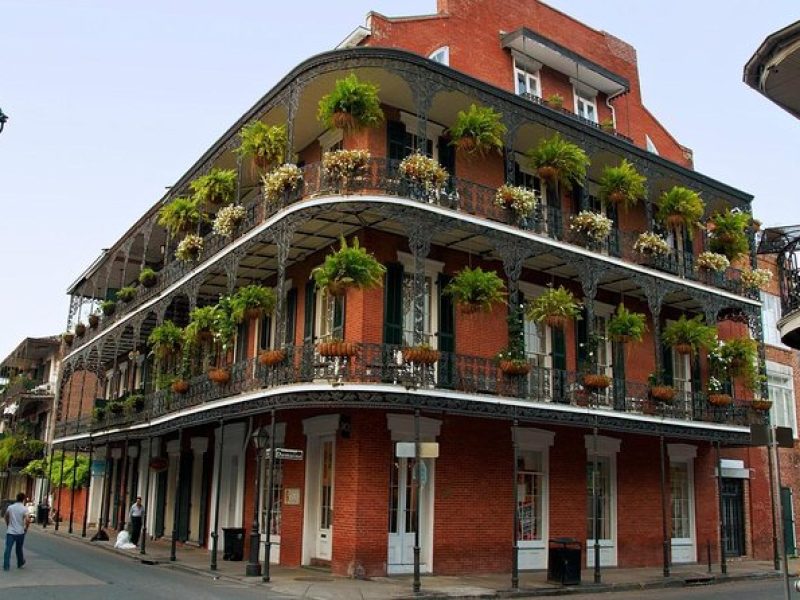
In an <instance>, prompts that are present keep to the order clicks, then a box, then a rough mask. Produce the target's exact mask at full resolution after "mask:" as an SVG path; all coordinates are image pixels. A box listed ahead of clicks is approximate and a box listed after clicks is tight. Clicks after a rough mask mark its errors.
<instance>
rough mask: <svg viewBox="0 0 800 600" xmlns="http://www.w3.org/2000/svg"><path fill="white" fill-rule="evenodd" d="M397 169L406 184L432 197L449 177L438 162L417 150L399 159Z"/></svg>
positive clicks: (439, 190) (436, 194)
mask: <svg viewBox="0 0 800 600" xmlns="http://www.w3.org/2000/svg"><path fill="white" fill-rule="evenodd" d="M397 171H398V173H399V174H400V176H401V177H402V178H403V179H404V180H405V181H406V182H407V183H408V184H410V185H411V186H414V187H417V188H420V189H421V190H422V191H423V192H424V193H425V194H427V195H428V196H431V197H434V198H435V197H436V196H438V194H439V193H440V192H441V190H442V189H443V188H444V186H445V184H446V183H447V180H448V178H449V177H450V175H449V174H448V173H447V170H446V169H445V168H444V167H442V166H441V165H440V164H439V163H438V162H436V161H435V160H433V159H432V158H429V157H427V156H425V155H424V154H421V153H419V152H413V153H412V154H409V155H408V156H406V157H405V158H404V159H403V160H402V161H400V164H399V165H398V167H397Z"/></svg>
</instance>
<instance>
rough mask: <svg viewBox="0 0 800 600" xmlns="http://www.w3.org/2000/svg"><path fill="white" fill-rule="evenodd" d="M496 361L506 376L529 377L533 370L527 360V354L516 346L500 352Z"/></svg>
mask: <svg viewBox="0 0 800 600" xmlns="http://www.w3.org/2000/svg"><path fill="white" fill-rule="evenodd" d="M495 360H496V361H497V366H498V367H499V368H500V371H502V372H503V373H504V374H505V375H511V376H521V375H527V374H528V373H529V372H530V370H531V363H530V362H529V361H528V359H527V358H525V353H524V352H523V350H522V349H521V348H517V347H515V346H509V347H508V348H505V349H503V350H501V351H500V352H498V353H497V355H496V356H495Z"/></svg>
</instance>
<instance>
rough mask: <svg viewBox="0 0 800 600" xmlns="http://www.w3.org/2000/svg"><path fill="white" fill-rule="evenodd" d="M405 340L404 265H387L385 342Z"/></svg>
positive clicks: (384, 318)
mask: <svg viewBox="0 0 800 600" xmlns="http://www.w3.org/2000/svg"><path fill="white" fill-rule="evenodd" d="M402 342H403V265H401V264H399V263H389V264H388V265H386V284H385V286H384V315H383V343H384V344H396V345H399V344H401V343H402Z"/></svg>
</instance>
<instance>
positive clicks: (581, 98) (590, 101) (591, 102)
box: [575, 90, 597, 123]
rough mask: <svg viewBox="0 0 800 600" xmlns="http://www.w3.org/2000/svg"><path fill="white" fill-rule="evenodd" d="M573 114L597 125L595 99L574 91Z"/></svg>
mask: <svg viewBox="0 0 800 600" xmlns="http://www.w3.org/2000/svg"><path fill="white" fill-rule="evenodd" d="M575 114H576V115H578V116H580V117H583V118H584V119H586V120H587V121H591V122H592V123H597V98H596V97H590V96H589V95H588V94H585V93H584V92H580V91H578V90H575Z"/></svg>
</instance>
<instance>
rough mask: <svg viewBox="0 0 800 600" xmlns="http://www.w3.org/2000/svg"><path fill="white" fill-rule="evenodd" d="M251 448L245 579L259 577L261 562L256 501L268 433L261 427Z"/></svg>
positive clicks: (254, 436) (255, 433)
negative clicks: (253, 465)
mask: <svg viewBox="0 0 800 600" xmlns="http://www.w3.org/2000/svg"><path fill="white" fill-rule="evenodd" d="M251 439H252V442H253V448H254V449H255V451H256V481H255V489H254V490H253V526H252V528H251V529H250V555H249V556H248V558H247V567H246V568H245V573H244V574H245V575H246V576H247V577H257V576H259V575H261V561H260V560H259V559H258V548H259V545H260V543H261V534H260V533H259V531H258V501H259V492H260V490H259V484H260V483H261V453H262V451H263V450H264V448H265V447H266V446H267V440H268V439H269V433H268V432H267V430H266V429H264V428H263V427H262V428H260V429H258V430H257V431H254V432H253V434H252V436H251Z"/></svg>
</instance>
